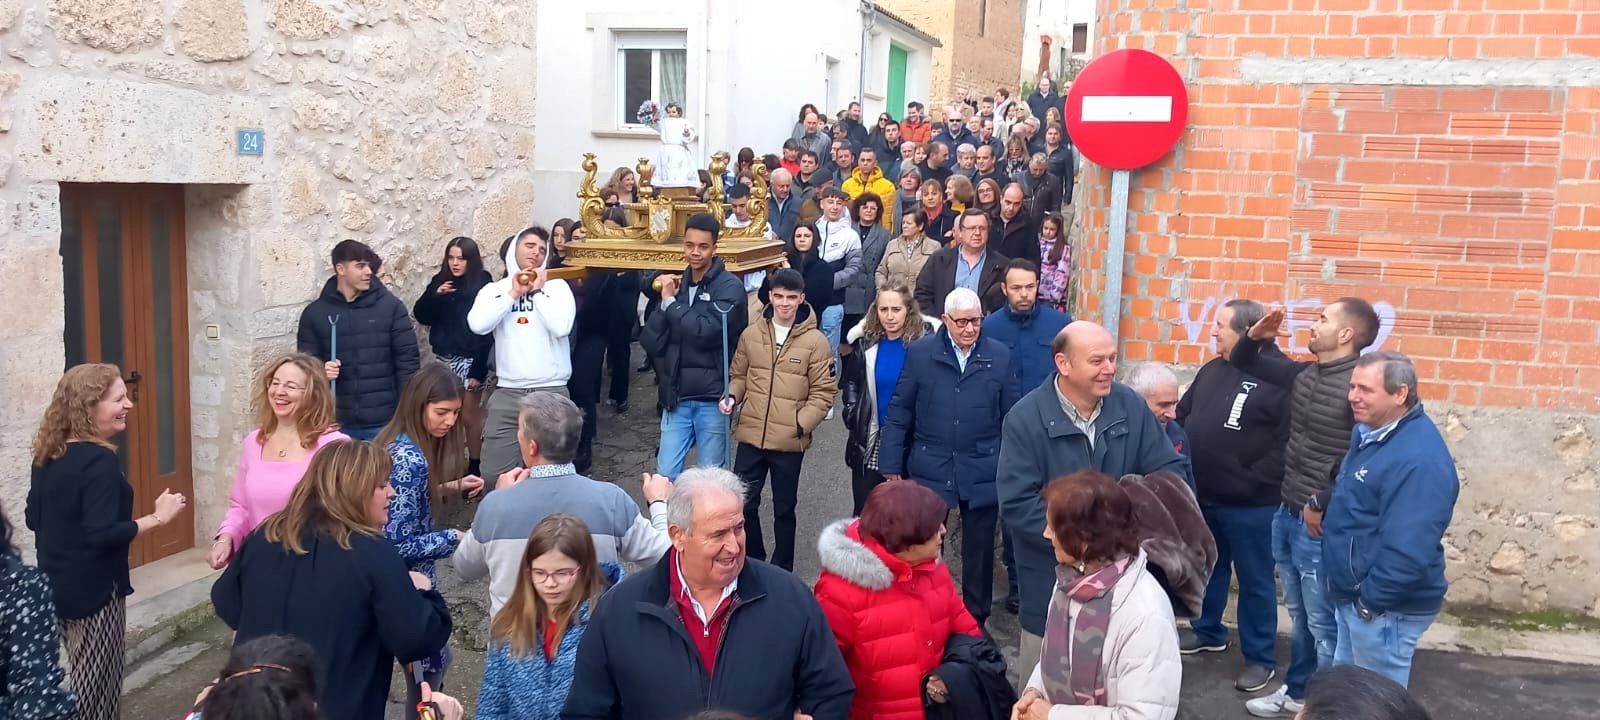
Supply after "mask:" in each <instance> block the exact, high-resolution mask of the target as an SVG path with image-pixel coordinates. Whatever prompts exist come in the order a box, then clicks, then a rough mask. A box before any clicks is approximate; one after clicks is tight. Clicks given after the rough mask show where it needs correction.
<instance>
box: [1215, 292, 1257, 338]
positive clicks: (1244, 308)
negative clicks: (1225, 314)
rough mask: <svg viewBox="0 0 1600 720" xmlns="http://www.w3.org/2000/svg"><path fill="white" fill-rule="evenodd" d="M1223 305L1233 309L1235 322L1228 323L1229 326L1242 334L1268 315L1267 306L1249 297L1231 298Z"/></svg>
mask: <svg viewBox="0 0 1600 720" xmlns="http://www.w3.org/2000/svg"><path fill="white" fill-rule="evenodd" d="M1222 307H1224V308H1232V309H1233V322H1230V323H1228V327H1229V328H1231V329H1232V330H1233V331H1234V332H1236V333H1239V334H1240V335H1244V334H1246V333H1249V332H1250V328H1252V327H1255V325H1256V323H1258V322H1261V318H1264V317H1266V316H1267V306H1265V305H1262V304H1261V303H1258V302H1256V301H1254V300H1250V299H1248V298H1239V299H1237V300H1229V301H1228V302H1226V303H1223V305H1222Z"/></svg>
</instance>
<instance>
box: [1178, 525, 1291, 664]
mask: <svg viewBox="0 0 1600 720" xmlns="http://www.w3.org/2000/svg"><path fill="white" fill-rule="evenodd" d="M1200 511H1201V513H1202V514H1203V515H1205V518H1206V526H1207V527H1210V528H1211V535H1212V536H1213V537H1215V538H1216V541H1217V565H1216V567H1215V568H1214V569H1213V570H1212V571H1211V582H1210V583H1208V584H1207V585H1206V599H1205V602H1204V603H1202V604H1201V607H1200V617H1198V618H1196V619H1195V621H1194V622H1192V623H1190V625H1189V627H1190V629H1192V630H1193V631H1194V634H1195V635H1197V636H1199V638H1200V640H1201V641H1203V642H1204V643H1205V644H1207V645H1221V644H1223V643H1225V642H1227V641H1228V629H1227V628H1225V627H1223V626H1222V611H1223V610H1224V609H1225V608H1227V606H1228V585H1229V582H1230V581H1231V580H1232V578H1233V576H1232V573H1233V572H1234V571H1237V572H1238V573H1239V649H1240V650H1242V651H1243V652H1244V661H1245V662H1246V663H1248V664H1250V665H1257V666H1260V667H1264V668H1275V667H1277V660H1276V659H1275V653H1274V648H1273V642H1274V641H1275V640H1276V639H1277V635H1278V593H1277V587H1276V585H1275V584H1274V582H1273V577H1272V516H1273V515H1274V514H1276V513H1277V512H1278V509H1277V508H1276V507H1273V506H1271V505H1267V506H1263V507H1234V506H1228V505H1208V506H1205V507H1202V508H1200Z"/></svg>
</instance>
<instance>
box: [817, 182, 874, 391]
mask: <svg viewBox="0 0 1600 720" xmlns="http://www.w3.org/2000/svg"><path fill="white" fill-rule="evenodd" d="M849 204H850V195H849V194H847V193H845V191H843V190H840V189H838V188H833V187H830V188H828V189H826V190H823V191H822V219H821V222H819V223H817V242H818V243H819V244H820V246H821V248H822V249H821V250H820V251H819V254H820V255H821V256H822V261H823V262H825V263H828V265H829V266H830V267H832V268H833V291H834V292H833V296H834V297H836V298H838V299H839V302H838V303H837V304H834V305H829V306H828V307H826V308H817V310H818V311H819V314H820V316H821V318H822V321H821V322H820V323H818V325H819V326H820V327H819V329H820V330H822V334H823V335H826V336H827V337H828V344H829V345H830V346H832V347H833V366H834V367H833V370H834V375H835V376H838V374H839V333H840V326H841V325H843V324H844V289H845V288H846V287H848V286H849V285H850V283H851V282H852V281H854V280H855V279H856V274H857V273H861V272H872V271H873V270H875V269H876V268H866V269H863V268H862V267H861V234H860V233H858V232H856V228H855V224H854V223H853V222H852V221H851V220H850V213H848V212H845V206H847V205H849ZM828 419H829V420H832V419H833V410H829V411H828Z"/></svg>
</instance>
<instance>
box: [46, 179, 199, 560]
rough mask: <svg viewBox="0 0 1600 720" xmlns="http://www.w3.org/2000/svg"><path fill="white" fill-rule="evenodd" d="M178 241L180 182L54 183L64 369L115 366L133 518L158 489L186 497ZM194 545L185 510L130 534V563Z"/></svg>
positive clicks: (190, 491) (185, 356)
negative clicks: (127, 405)
mask: <svg viewBox="0 0 1600 720" xmlns="http://www.w3.org/2000/svg"><path fill="white" fill-rule="evenodd" d="M184 239H185V235H184V229H183V187H182V186H181V185H78V184H63V185H62V186H61V265H62V275H63V280H64V283H63V284H64V287H65V288H66V327H65V328H64V330H65V341H66V360H67V367H72V366H73V365H77V364H80V363H85V362H105V363H112V364H115V365H117V366H118V367H120V368H122V377H123V380H124V381H125V382H127V384H128V392H129V394H130V396H131V397H132V398H133V401H134V409H133V412H132V413H131V414H130V415H129V417H128V431H127V433H125V434H124V436H123V437H121V438H118V439H117V445H118V447H119V448H120V449H121V453H120V454H121V457H122V464H123V470H124V472H126V473H127V475H128V481H129V482H130V483H132V484H133V494H134V509H133V513H134V516H135V517H138V516H140V515H144V514H147V513H149V512H151V511H152V510H153V509H154V507H155V498H156V496H157V495H159V494H160V493H161V491H162V490H164V489H171V490H172V491H174V492H181V493H183V494H184V495H187V496H189V497H190V498H193V497H194V479H193V473H192V469H191V466H190V458H191V456H190V426H189V345H188V343H189V324H188V316H189V300H188V298H189V294H188V282H187V281H188V275H187V271H186V265H185V259H184ZM191 506H192V504H191ZM193 546H194V518H193V516H192V515H190V514H189V513H188V512H185V513H184V514H183V515H182V516H180V517H179V518H178V519H177V520H176V521H175V522H173V523H171V524H169V525H167V526H166V527H163V528H159V529H157V530H155V531H153V532H150V533H146V534H145V535H144V536H142V537H140V538H139V539H138V540H136V541H134V543H133V547H132V549H131V550H130V560H131V561H132V563H133V564H134V565H136V566H137V565H143V564H144V563H147V562H151V561H153V560H159V559H161V558H163V557H166V556H168V555H171V554H173V553H176V552H179V551H182V550H187V549H189V548H191V547H193Z"/></svg>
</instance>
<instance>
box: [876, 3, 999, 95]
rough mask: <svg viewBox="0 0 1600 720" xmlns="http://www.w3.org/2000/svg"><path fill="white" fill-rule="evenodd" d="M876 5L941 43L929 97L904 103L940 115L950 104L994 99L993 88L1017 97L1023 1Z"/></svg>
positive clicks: (935, 57) (935, 51) (934, 58)
mask: <svg viewBox="0 0 1600 720" xmlns="http://www.w3.org/2000/svg"><path fill="white" fill-rule="evenodd" d="M879 5H881V6H883V7H884V8H886V9H888V10H889V11H890V12H892V13H894V14H896V15H898V16H900V17H902V18H904V19H905V20H906V21H907V22H909V23H911V24H912V25H914V26H916V28H917V29H918V30H921V31H923V32H925V33H928V34H929V35H932V36H934V37H936V38H939V42H941V43H943V47H937V48H934V49H933V83H932V88H933V89H932V96H931V97H930V98H926V99H924V98H907V100H923V103H924V104H925V105H927V106H928V109H929V110H930V111H933V110H939V111H940V114H942V108H943V107H944V106H945V105H946V104H948V103H951V102H955V101H959V100H966V99H969V98H970V99H972V100H977V99H978V98H980V97H983V96H985V95H993V94H994V91H995V89H996V88H1000V87H1005V88H1010V89H1011V91H1012V94H1013V95H1015V94H1016V89H1017V59H1018V58H1019V57H1020V56H1021V53H1022V0H934V1H932V2H927V1H924V0H888V1H887V2H880V3H879ZM980 18H981V22H980ZM938 116H939V115H935V117H938Z"/></svg>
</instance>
